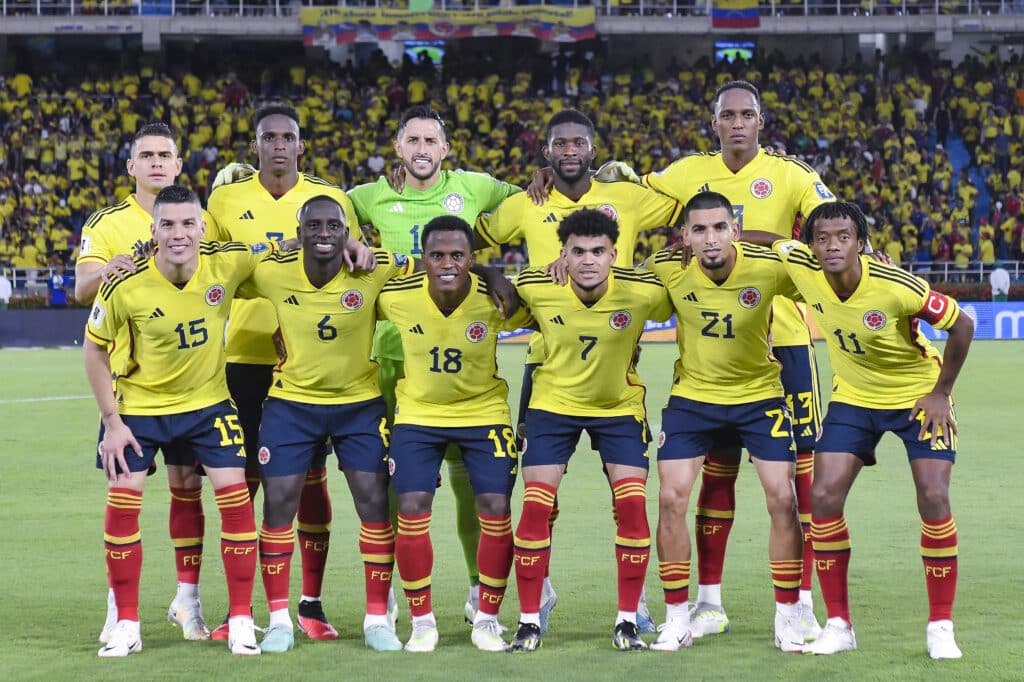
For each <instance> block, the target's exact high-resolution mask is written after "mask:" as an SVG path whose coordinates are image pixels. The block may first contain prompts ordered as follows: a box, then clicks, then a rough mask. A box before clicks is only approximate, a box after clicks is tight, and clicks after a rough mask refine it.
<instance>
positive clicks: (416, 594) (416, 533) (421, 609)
mask: <svg viewBox="0 0 1024 682" xmlns="http://www.w3.org/2000/svg"><path fill="white" fill-rule="evenodd" d="M430 516H431V514H430V512H427V513H426V514H417V515H415V516H406V515H405V514H403V513H401V512H399V513H398V538H396V539H395V559H396V560H397V561H398V571H399V572H400V573H401V574H402V589H404V590H405V601H406V603H407V604H408V605H409V612H410V613H411V614H412V615H413V616H426V615H427V614H429V613H430V612H431V611H433V610H434V608H433V606H432V605H431V604H430V573H431V571H433V570H434V547H433V545H432V544H431V542H430Z"/></svg>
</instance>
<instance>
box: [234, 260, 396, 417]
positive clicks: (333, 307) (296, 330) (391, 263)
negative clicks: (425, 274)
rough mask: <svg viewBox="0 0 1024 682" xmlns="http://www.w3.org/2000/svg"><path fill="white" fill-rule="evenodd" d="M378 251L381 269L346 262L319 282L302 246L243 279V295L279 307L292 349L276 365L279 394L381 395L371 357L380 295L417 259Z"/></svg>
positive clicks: (322, 398) (345, 398)
mask: <svg viewBox="0 0 1024 682" xmlns="http://www.w3.org/2000/svg"><path fill="white" fill-rule="evenodd" d="M374 255H375V256H376V258H377V268H376V269H375V270H374V271H373V272H357V273H351V272H349V271H348V270H347V269H345V268H342V269H341V271H340V272H339V273H338V274H337V275H335V277H334V279H332V280H331V281H330V282H328V283H327V284H325V285H324V286H323V287H322V288H319V289H318V288H316V287H315V286H313V284H311V283H310V281H309V278H308V277H306V272H305V269H304V267H303V264H302V252H301V251H291V252H288V253H276V254H274V255H273V256H270V257H268V258H267V259H266V260H264V261H263V262H262V263H260V265H259V267H257V268H256V272H255V273H253V276H252V278H251V279H250V280H249V281H248V282H246V283H245V284H243V285H242V288H241V289H240V290H239V292H238V295H239V296H246V297H261V298H264V299H266V300H267V301H269V302H270V304H271V305H272V306H273V307H274V310H275V311H276V315H277V322H278V326H279V329H280V331H281V336H282V340H283V343H284V351H285V356H284V358H283V359H281V361H280V362H279V363H278V364H277V367H275V368H274V380H273V383H272V384H271V386H270V395H271V396H273V397H275V398H283V399H285V400H292V401H295V402H300V403H312V404H316V405H336V404H344V403H354V402H359V401H362V400H369V399H371V398H375V397H377V396H379V395H380V387H379V385H378V383H377V363H375V362H373V361H372V360H370V346H371V344H372V342H373V329H374V325H375V324H376V321H377V316H376V311H375V302H376V300H377V295H378V294H379V293H380V290H381V288H382V287H383V286H384V283H385V282H387V281H388V280H389V279H391V278H392V277H395V276H398V275H405V274H409V273H410V272H411V271H412V261H411V260H410V259H409V258H407V257H405V256H399V255H396V254H392V253H390V252H388V251H383V250H381V249H374Z"/></svg>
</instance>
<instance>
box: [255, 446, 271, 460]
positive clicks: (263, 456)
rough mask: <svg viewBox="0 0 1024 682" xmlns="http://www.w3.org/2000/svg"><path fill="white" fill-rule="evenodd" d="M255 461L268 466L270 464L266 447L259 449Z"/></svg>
mask: <svg viewBox="0 0 1024 682" xmlns="http://www.w3.org/2000/svg"><path fill="white" fill-rule="evenodd" d="M256 459H257V460H259V463H260V464H268V463H269V462H270V448H268V447H266V446H263V447H262V448H260V451H259V454H257V455H256Z"/></svg>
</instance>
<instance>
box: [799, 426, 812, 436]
mask: <svg viewBox="0 0 1024 682" xmlns="http://www.w3.org/2000/svg"><path fill="white" fill-rule="evenodd" d="M813 435H814V432H813V431H811V427H810V426H805V427H804V432H803V433H801V434H800V437H801V438H808V437H810V436H813Z"/></svg>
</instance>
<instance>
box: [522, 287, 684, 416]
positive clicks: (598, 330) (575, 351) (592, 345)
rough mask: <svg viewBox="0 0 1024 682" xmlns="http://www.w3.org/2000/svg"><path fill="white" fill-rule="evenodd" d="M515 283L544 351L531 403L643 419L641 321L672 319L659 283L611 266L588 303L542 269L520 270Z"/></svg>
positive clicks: (582, 413)
mask: <svg viewBox="0 0 1024 682" xmlns="http://www.w3.org/2000/svg"><path fill="white" fill-rule="evenodd" d="M516 288H517V289H518V290H519V296H520V297H521V298H522V299H523V302H524V303H526V304H527V305H528V306H529V308H530V312H531V314H532V315H533V318H534V320H536V325H537V327H538V328H539V329H540V331H541V332H542V333H543V334H544V343H545V346H546V349H547V358H546V359H545V360H544V364H542V365H540V366H539V367H538V368H537V369H536V370H535V371H534V373H533V395H532V397H531V398H530V407H532V408H536V409H540V410H546V411H548V412H555V413H557V414H568V415H574V416H580V417H621V416H628V415H633V416H635V417H638V418H641V419H645V418H646V410H645V407H644V393H645V389H644V385H643V383H641V381H640V377H639V376H638V375H637V373H636V371H635V370H633V369H632V359H633V351H634V349H635V348H636V345H637V343H638V342H639V341H640V335H641V334H642V333H643V330H644V321H645V320H657V321H659V322H663V321H665V320H667V319H668V318H669V317H671V316H672V303H671V301H670V300H669V296H668V291H667V290H666V288H665V285H664V284H662V283H661V280H659V279H658V278H657V277H655V276H654V275H652V274H651V273H649V272H642V271H635V270H630V269H627V268H618V267H613V268H612V271H611V274H610V275H609V276H608V291H606V292H605V294H604V296H602V297H601V299H600V300H599V301H597V302H596V303H594V304H593V305H591V306H590V307H587V306H586V305H585V304H584V303H583V302H582V301H580V299H579V298H578V297H577V296H576V293H575V292H574V291H573V290H572V287H571V286H569V285H566V286H559V285H558V284H554V283H553V282H552V281H551V278H550V277H548V276H547V275H545V274H544V271H543V270H536V269H535V270H524V271H523V272H521V273H520V274H519V277H518V278H516Z"/></svg>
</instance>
